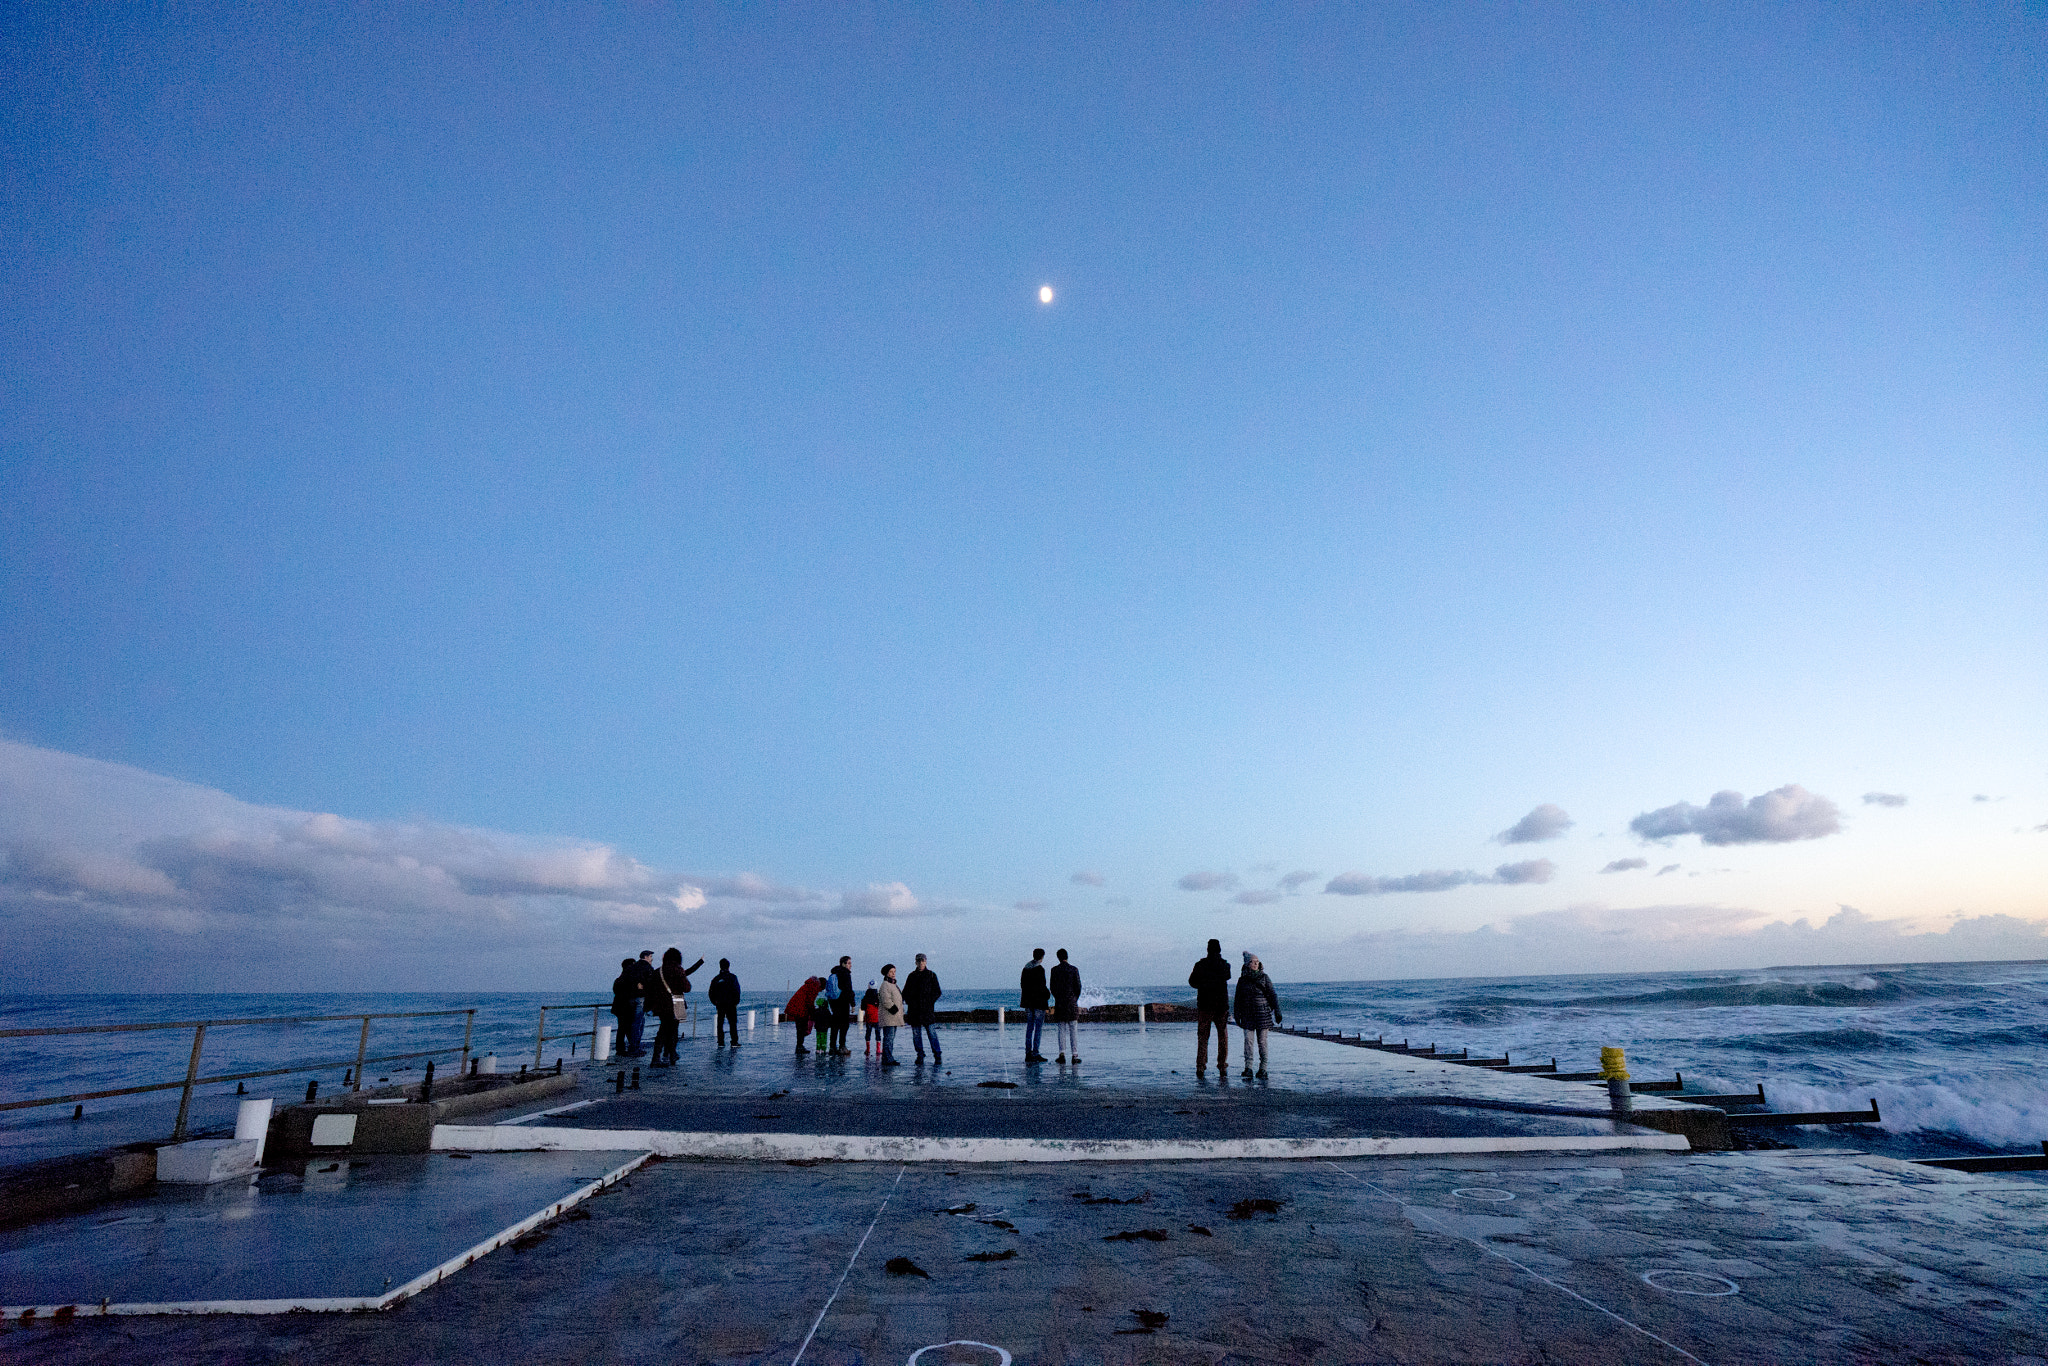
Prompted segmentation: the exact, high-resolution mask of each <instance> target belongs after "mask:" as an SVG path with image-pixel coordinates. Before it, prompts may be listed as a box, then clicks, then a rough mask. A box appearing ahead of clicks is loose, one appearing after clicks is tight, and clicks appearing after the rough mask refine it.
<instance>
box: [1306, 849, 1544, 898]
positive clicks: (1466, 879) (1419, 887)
mask: <svg viewBox="0 0 2048 1366" xmlns="http://www.w3.org/2000/svg"><path fill="white" fill-rule="evenodd" d="M1556 872H1557V865H1556V864H1554V863H1552V862H1551V861H1550V860H1549V859H1547V858H1539V859H1530V860H1529V861H1528V862H1527V863H1503V864H1502V865H1500V867H1498V868H1496V869H1494V870H1493V872H1492V873H1491V874H1490V875H1489V874H1485V873H1474V872H1470V871H1453V870H1450V869H1444V868H1439V869H1435V870H1432V871H1430V872H1426V873H1410V874H1408V875H1407V876H1406V877H1370V876H1368V875H1366V874H1364V873H1339V874H1338V875H1337V876H1336V877H1333V878H1331V879H1330V880H1329V881H1328V882H1327V883H1325V884H1324V885H1323V890H1324V891H1325V892H1327V893H1330V894H1332V895H1335V896H1388V895H1391V894H1393V893H1396V892H1448V891H1450V890H1451V889H1453V888H1455V887H1478V886H1484V885H1486V884H1489V883H1494V884H1499V885H1502V886H1510V887H1512V886H1517V885H1519V884H1522V883H1534V882H1548V881H1550V879H1551V877H1552V876H1553V875H1555V874H1556Z"/></svg>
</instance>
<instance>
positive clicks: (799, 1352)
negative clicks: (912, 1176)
mask: <svg viewBox="0 0 2048 1366" xmlns="http://www.w3.org/2000/svg"><path fill="white" fill-rule="evenodd" d="M906 1170H907V1168H903V1167H898V1168H897V1169H896V1179H895V1180H894V1181H891V1182H890V1183H889V1193H888V1194H887V1195H885V1196H883V1197H882V1203H881V1206H880V1207H879V1208H878V1209H876V1210H875V1217H874V1218H872V1219H870V1220H869V1221H868V1231H867V1232H866V1233H863V1234H861V1235H860V1243H859V1244H858V1245H857V1246H856V1247H855V1248H854V1249H853V1255H852V1256H851V1257H848V1258H847V1259H846V1270H844V1271H842V1272H840V1273H839V1284H837V1285H835V1286H833V1287H832V1293H831V1295H829V1296H828V1297H826V1300H825V1307H824V1308H823V1309H820V1310H819V1311H818V1317H816V1318H815V1319H812V1320H811V1331H810V1332H808V1333H805V1334H804V1345H803V1346H801V1347H799V1348H797V1349H796V1355H795V1356H793V1357H791V1358H790V1359H789V1366H797V1363H798V1362H800V1361H802V1360H803V1359H804V1353H805V1352H808V1351H810V1350H811V1339H812V1338H814V1337H816V1336H818V1325H819V1324H821V1323H823V1322H824V1321H825V1315H826V1314H828V1313H830V1312H831V1310H832V1301H834V1300H836V1299H838V1298H839V1292H840V1291H842V1290H844V1289H846V1278H847V1277H848V1276H851V1275H852V1274H853V1264H854V1263H855V1262H857V1261H859V1260H860V1254H861V1250H862V1249H863V1248H865V1247H866V1246H867V1245H868V1239H869V1238H871V1237H873V1236H874V1232H875V1225H876V1224H879V1223H881V1222H882V1211H883V1210H886V1209H887V1208H889V1202H890V1201H891V1200H893V1199H895V1198H896V1188H897V1187H898V1186H901V1185H902V1184H903V1173H904V1172H905V1171H906Z"/></svg>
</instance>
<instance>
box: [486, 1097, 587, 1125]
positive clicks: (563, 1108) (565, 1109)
mask: <svg viewBox="0 0 2048 1366" xmlns="http://www.w3.org/2000/svg"><path fill="white" fill-rule="evenodd" d="M598 1099H602V1097H599V1098H598ZM595 1104H597V1101H596V1100H579V1101H577V1102H576V1103H575V1104H573V1105H557V1106H556V1107H555V1108H554V1109H552V1110H535V1111H534V1112H533V1113H532V1114H530V1115H519V1116H517V1117H516V1118H513V1119H501V1120H499V1121H498V1123H500V1124H524V1123H526V1121H527V1120H529V1119H545V1118H547V1117H548V1116H549V1115H566V1114H568V1113H569V1112H570V1111H571V1110H581V1109H582V1108H583V1107H584V1106H586V1105H595Z"/></svg>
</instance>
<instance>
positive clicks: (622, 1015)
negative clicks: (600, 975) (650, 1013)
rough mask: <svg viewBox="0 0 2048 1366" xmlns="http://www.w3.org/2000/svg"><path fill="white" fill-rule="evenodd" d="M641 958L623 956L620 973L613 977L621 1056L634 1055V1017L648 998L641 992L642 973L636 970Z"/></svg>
mask: <svg viewBox="0 0 2048 1366" xmlns="http://www.w3.org/2000/svg"><path fill="white" fill-rule="evenodd" d="M638 962H639V960H638V959H636V958H621V959H620V960H619V975H618V976H616V977H614V978H612V1018H613V1019H615V1020H617V1021H618V1022H619V1027H618V1035H619V1043H618V1049H619V1056H620V1057H622V1058H624V1057H630V1056H632V1047H633V1017H634V1016H635V1015H637V1014H639V1013H640V1010H641V1008H642V1007H643V1006H644V1005H645V1004H646V998H645V997H643V996H642V995H641V994H640V974H639V973H638V972H636V971H635V970H634V968H635V966H636V965H637V964H638Z"/></svg>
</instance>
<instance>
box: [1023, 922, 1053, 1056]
mask: <svg viewBox="0 0 2048 1366" xmlns="http://www.w3.org/2000/svg"><path fill="white" fill-rule="evenodd" d="M1017 994H1018V1001H1017V1004H1018V1005H1020V1006H1022V1007H1024V1061H1026V1062H1044V1061H1045V1054H1043V1053H1041V1052H1039V1051H1038V1038H1039V1036H1040V1035H1041V1034H1043V1033H1045V1008H1046V1006H1047V1005H1048V1004H1049V1003H1050V1002H1051V1001H1052V989H1051V987H1049V986H1048V985H1047V984H1046V980H1045V950H1044V949H1033V950H1032V951H1031V961H1030V962H1028V963H1026V964H1025V965H1024V971H1022V972H1020V973H1018V974H1017Z"/></svg>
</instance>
